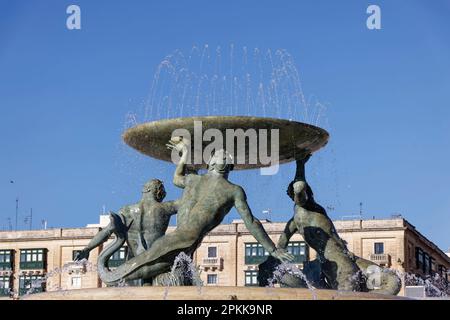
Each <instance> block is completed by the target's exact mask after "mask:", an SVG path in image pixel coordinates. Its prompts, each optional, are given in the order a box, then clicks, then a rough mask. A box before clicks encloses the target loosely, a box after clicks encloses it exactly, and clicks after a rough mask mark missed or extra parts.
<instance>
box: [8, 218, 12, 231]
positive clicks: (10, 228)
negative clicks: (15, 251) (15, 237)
mask: <svg viewBox="0 0 450 320" xmlns="http://www.w3.org/2000/svg"><path fill="white" fill-rule="evenodd" d="M7 220H8V228H9V231H12V223H11V217H8V219H7Z"/></svg>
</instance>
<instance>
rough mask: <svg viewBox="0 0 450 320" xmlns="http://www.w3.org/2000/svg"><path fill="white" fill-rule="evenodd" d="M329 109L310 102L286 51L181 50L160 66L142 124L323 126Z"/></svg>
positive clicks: (313, 101)
mask: <svg viewBox="0 0 450 320" xmlns="http://www.w3.org/2000/svg"><path fill="white" fill-rule="evenodd" d="M325 110H326V106H325V105H324V104H321V103H319V102H317V101H316V99H314V97H312V98H310V99H306V98H305V95H304V93H303V89H302V85H301V80H300V74H299V72H298V69H297V66H296V65H295V63H294V60H293V58H292V56H291V55H290V54H289V53H288V52H287V51H286V50H282V49H279V50H271V49H267V50H262V49H259V48H253V49H251V48H248V47H245V46H244V47H242V48H237V47H235V46H234V45H230V46H229V48H225V49H224V48H222V47H220V46H218V47H216V48H215V49H213V48H211V47H210V46H209V45H208V44H205V45H204V46H203V47H197V46H194V47H193V48H192V49H191V50H190V52H188V53H183V52H182V51H181V50H175V51H174V52H173V53H171V54H169V55H167V56H166V57H165V58H164V59H163V60H162V61H161V63H160V64H159V65H158V66H157V68H156V71H155V73H154V76H153V80H152V83H151V86H150V93H149V95H148V99H147V102H146V107H145V111H144V115H143V116H142V119H141V120H142V122H144V121H153V120H159V119H162V118H174V117H186V116H205V115H248V116H263V117H277V118H286V119H292V120H298V121H302V122H306V123H311V124H318V122H319V121H320V120H321V118H322V117H323V115H324V112H325Z"/></svg>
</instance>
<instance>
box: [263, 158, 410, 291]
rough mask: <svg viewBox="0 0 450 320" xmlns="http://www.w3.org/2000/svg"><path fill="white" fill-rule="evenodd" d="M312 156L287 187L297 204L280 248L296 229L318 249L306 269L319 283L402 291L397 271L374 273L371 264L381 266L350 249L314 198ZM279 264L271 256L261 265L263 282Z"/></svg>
mask: <svg viewBox="0 0 450 320" xmlns="http://www.w3.org/2000/svg"><path fill="white" fill-rule="evenodd" d="M310 157H311V155H308V156H306V157H305V158H304V159H301V160H297V170H296V175H295V178H294V180H293V181H292V182H291V183H290V184H289V186H288V189H287V194H288V196H289V197H290V198H291V199H292V200H293V201H294V203H295V205H294V216H293V217H292V218H291V219H290V220H289V221H288V222H287V224H286V227H285V230H284V232H283V233H282V235H281V236H280V239H279V241H278V245H277V247H278V248H286V247H287V245H288V243H289V239H290V238H291V237H292V236H293V235H294V234H295V232H299V233H300V234H301V235H302V236H303V238H304V240H305V242H306V243H307V244H308V246H310V247H311V248H313V249H314V250H315V251H316V252H317V260H315V261H311V262H306V263H305V268H304V270H303V272H304V273H305V275H306V277H307V278H308V280H310V282H311V283H312V284H313V285H315V286H318V287H321V288H329V289H337V290H343V291H372V292H375V293H382V294H392V295H396V294H398V292H399V291H400V289H401V281H400V278H399V277H398V276H397V275H396V274H395V272H393V271H391V270H387V269H381V268H378V270H379V273H378V274H377V275H373V274H371V272H373V271H375V269H374V268H371V267H370V266H372V267H373V266H377V265H376V264H375V263H373V262H371V261H369V260H366V259H362V258H360V257H357V256H355V255H354V254H353V253H351V252H350V251H349V250H348V248H347V244H346V243H345V241H344V240H342V239H341V238H340V237H339V235H338V233H337V232H336V229H335V227H334V225H333V222H332V221H331V219H330V218H329V217H328V215H327V212H326V211H325V209H324V208H323V207H322V206H321V205H319V204H318V203H317V202H316V201H315V200H314V194H313V192H312V189H311V187H310V186H309V184H308V183H307V182H306V177H305V164H306V162H307V161H308V160H309V158H310ZM278 264H279V262H277V261H274V260H273V259H268V260H267V261H266V262H264V263H262V264H261V265H260V275H259V281H260V285H265V284H267V279H268V278H270V276H271V275H272V273H273V270H274V268H275V267H276V265H278ZM375 276H376V277H377V278H376V279H375ZM368 278H369V279H368ZM367 280H369V281H367ZM370 281H374V282H376V285H375V286H371V284H373V283H371V282H370ZM283 282H285V283H284V285H286V286H304V284H303V283H302V281H300V283H298V281H297V283H296V280H295V279H293V277H290V276H287V277H286V278H285V279H283Z"/></svg>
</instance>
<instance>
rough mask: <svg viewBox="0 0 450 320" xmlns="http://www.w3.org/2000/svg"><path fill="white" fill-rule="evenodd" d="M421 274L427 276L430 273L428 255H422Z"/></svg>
mask: <svg viewBox="0 0 450 320" xmlns="http://www.w3.org/2000/svg"><path fill="white" fill-rule="evenodd" d="M422 270H423V272H424V273H425V274H429V273H430V256H429V255H428V253H424V255H423V268H422Z"/></svg>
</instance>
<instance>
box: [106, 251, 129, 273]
mask: <svg viewBox="0 0 450 320" xmlns="http://www.w3.org/2000/svg"><path fill="white" fill-rule="evenodd" d="M127 250H128V248H127V247H122V248H120V249H119V250H117V251H116V252H114V254H113V255H112V256H111V258H109V261H108V267H112V268H115V267H118V266H120V265H121V264H122V263H124V262H125V258H126V256H127Z"/></svg>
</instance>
